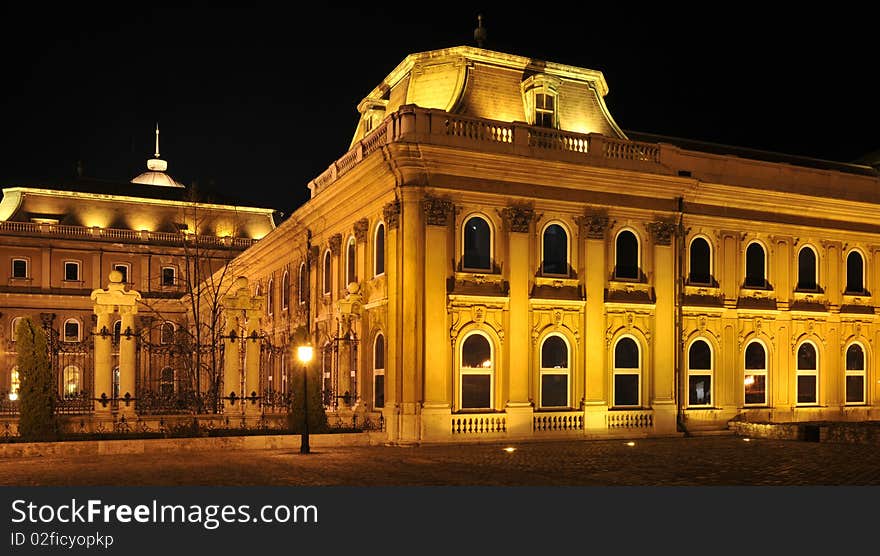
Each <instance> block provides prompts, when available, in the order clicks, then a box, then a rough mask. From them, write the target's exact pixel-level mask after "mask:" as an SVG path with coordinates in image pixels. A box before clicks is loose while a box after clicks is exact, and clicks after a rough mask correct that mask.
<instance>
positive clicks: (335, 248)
mask: <svg viewBox="0 0 880 556" xmlns="http://www.w3.org/2000/svg"><path fill="white" fill-rule="evenodd" d="M340 247H342V234H333V235H332V236H330V253H332V254H333V255H338V254H339V249H340Z"/></svg>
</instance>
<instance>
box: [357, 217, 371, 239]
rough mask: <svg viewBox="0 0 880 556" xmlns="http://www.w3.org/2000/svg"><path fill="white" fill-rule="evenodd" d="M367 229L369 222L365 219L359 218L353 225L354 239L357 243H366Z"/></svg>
mask: <svg viewBox="0 0 880 556" xmlns="http://www.w3.org/2000/svg"><path fill="white" fill-rule="evenodd" d="M369 229H370V221H369V220H367V219H366V218H361V219H360V220H358V221H357V222H355V223H354V237H355V239H356V240H357V242H358V243H364V242H366V241H367V231H368V230H369Z"/></svg>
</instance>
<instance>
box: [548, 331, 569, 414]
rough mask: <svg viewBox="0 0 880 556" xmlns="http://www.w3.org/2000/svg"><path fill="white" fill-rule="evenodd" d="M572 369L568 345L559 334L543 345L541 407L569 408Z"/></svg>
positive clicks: (550, 337)
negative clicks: (569, 386)
mask: <svg viewBox="0 0 880 556" xmlns="http://www.w3.org/2000/svg"><path fill="white" fill-rule="evenodd" d="M570 369H571V363H570V358H569V355H568V344H567V343H566V341H565V339H564V338H563V337H562V336H559V335H558V334H554V335H552V336H547V338H545V339H544V342H543V343H542V344H541V407H568V406H569V402H568V400H569V399H570V395H569V390H568V385H569V383H570V382H571V381H570V380H569V373H570Z"/></svg>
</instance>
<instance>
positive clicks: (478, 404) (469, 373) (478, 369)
mask: <svg viewBox="0 0 880 556" xmlns="http://www.w3.org/2000/svg"><path fill="white" fill-rule="evenodd" d="M494 369H495V360H494V356H493V353H492V343H491V342H490V341H489V338H487V337H486V336H484V335H483V334H480V333H479V332H472V333H471V334H470V335H468V336H467V337H466V338H465V339H464V341H463V342H462V343H461V408H462V409H492V389H493V387H494V384H493V381H494V374H495V373H494Z"/></svg>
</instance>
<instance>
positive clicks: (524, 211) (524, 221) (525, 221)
mask: <svg viewBox="0 0 880 556" xmlns="http://www.w3.org/2000/svg"><path fill="white" fill-rule="evenodd" d="M498 214H499V215H500V216H501V218H502V219H503V220H504V224H505V225H506V226H507V229H508V230H510V231H511V232H517V233H521V234H526V233H528V232H529V224H531V223H532V220H534V219H535V209H534V208H532V207H530V206H512V207H506V208H503V209H501V210H499V211H498Z"/></svg>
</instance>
